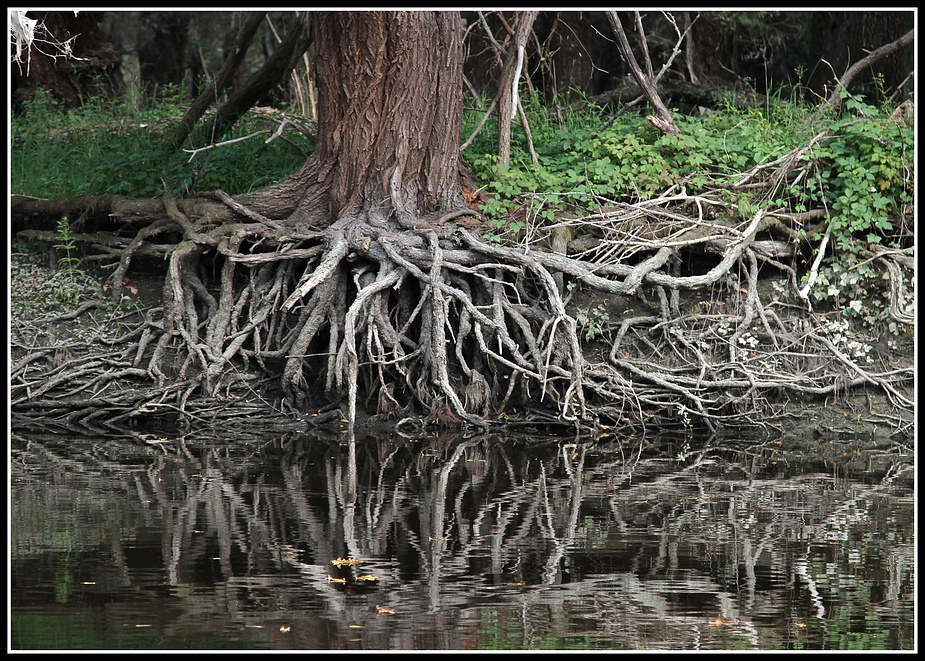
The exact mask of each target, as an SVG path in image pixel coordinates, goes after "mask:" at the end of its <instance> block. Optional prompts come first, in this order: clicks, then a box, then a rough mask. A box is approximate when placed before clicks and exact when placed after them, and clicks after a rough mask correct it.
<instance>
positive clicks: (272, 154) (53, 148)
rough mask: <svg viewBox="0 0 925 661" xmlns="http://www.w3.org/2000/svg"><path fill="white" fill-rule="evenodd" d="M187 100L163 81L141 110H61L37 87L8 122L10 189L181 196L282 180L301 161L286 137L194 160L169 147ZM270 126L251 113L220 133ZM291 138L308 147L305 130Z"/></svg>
mask: <svg viewBox="0 0 925 661" xmlns="http://www.w3.org/2000/svg"><path fill="white" fill-rule="evenodd" d="M184 101H185V100H184V99H183V96H182V94H180V93H179V91H178V90H177V89H172V88H168V90H167V92H166V93H164V94H162V95H161V96H160V97H159V98H158V99H157V100H156V101H155V102H150V101H149V103H147V104H146V105H145V106H144V107H142V108H141V109H139V110H134V111H133V110H132V109H130V108H129V107H128V106H127V105H126V104H124V103H120V102H114V101H109V100H104V99H88V100H86V102H85V104H84V105H83V106H82V107H81V108H79V109H76V110H71V111H69V112H58V111H56V109H55V102H54V100H53V99H52V98H51V97H50V95H48V94H47V93H42V92H40V93H38V94H36V96H35V97H34V98H33V99H31V100H30V101H28V102H26V103H25V104H24V105H25V107H24V110H23V112H22V113H21V114H18V115H16V116H14V117H13V119H12V122H11V132H12V135H13V141H12V145H13V148H12V150H11V154H10V178H11V189H12V190H13V191H14V192H16V193H21V194H25V195H33V196H36V197H47V198H53V197H64V196H69V195H99V194H104V193H109V194H117V195H126V196H131V197H150V196H153V195H157V194H159V193H161V192H163V191H170V192H171V193H173V194H174V195H177V196H184V195H189V194H191V193H196V192H200V191H208V190H214V189H215V188H221V189H223V190H225V191H227V192H228V193H230V194H237V193H243V192H248V191H251V190H256V189H258V188H262V187H264V186H266V185H268V184H271V183H274V182H276V181H279V180H281V179H283V178H285V177H286V176H287V175H289V174H290V173H292V172H293V171H295V170H296V169H298V167H299V166H301V165H302V164H303V163H304V160H305V157H304V155H303V153H301V152H300V151H299V150H298V149H295V148H293V146H292V145H290V144H287V143H286V142H285V141H283V140H275V141H273V142H271V143H270V144H265V143H264V140H265V139H266V136H257V137H255V138H252V139H250V140H244V141H241V142H236V143H233V144H230V145H227V146H223V147H221V148H218V149H214V150H211V151H209V152H206V153H201V154H198V155H197V156H196V157H195V158H193V159H191V158H190V154H188V153H186V152H183V151H180V150H169V149H166V148H165V147H164V144H165V142H166V139H167V138H168V137H169V135H170V132H171V131H172V130H173V128H174V127H175V125H176V122H177V121H178V120H179V119H180V117H182V115H183V113H184V112H185V110H186V109H185V108H184V107H183V103H184ZM275 128H276V125H275V123H274V122H272V121H270V120H267V119H264V118H260V117H258V116H256V115H255V114H251V115H249V116H248V117H246V118H245V119H244V120H242V122H240V123H239V125H238V126H236V127H235V129H234V131H233V132H232V133H231V134H229V135H228V136H227V137H226V138H225V139H232V138H236V137H243V136H245V135H249V134H251V133H254V132H255V131H258V130H268V129H269V130H274V129H275ZM290 139H291V140H292V141H293V142H294V143H295V144H297V145H299V146H300V147H301V148H302V149H303V150H305V151H306V152H308V151H310V147H311V146H310V144H309V143H308V141H307V139H305V138H304V137H303V136H301V135H298V134H295V135H292V136H290Z"/></svg>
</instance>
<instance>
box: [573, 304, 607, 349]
mask: <svg viewBox="0 0 925 661" xmlns="http://www.w3.org/2000/svg"><path fill="white" fill-rule="evenodd" d="M575 321H577V322H578V325H579V326H581V327H582V328H583V329H584V331H585V341H587V342H590V341H591V340H593V339H594V338H595V337H597V336H598V335H600V334H601V333H602V332H603V331H604V327H605V326H606V325H607V324H608V323H609V322H610V314H609V313H608V312H607V307H606V306H605V305H604V304H603V303H600V304H598V305H597V306H595V307H593V308H589V309H587V310H585V309H579V310H577V311H576V312H575Z"/></svg>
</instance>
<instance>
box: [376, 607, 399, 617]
mask: <svg viewBox="0 0 925 661" xmlns="http://www.w3.org/2000/svg"><path fill="white" fill-rule="evenodd" d="M376 615H395V611H393V610H392V609H391V608H383V607H382V606H376Z"/></svg>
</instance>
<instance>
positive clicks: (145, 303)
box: [9, 244, 915, 456]
mask: <svg viewBox="0 0 925 661" xmlns="http://www.w3.org/2000/svg"><path fill="white" fill-rule="evenodd" d="M15 247H18V248H19V249H21V250H22V252H14V253H12V255H11V258H10V283H9V284H10V288H9V291H10V312H11V357H12V361H11V364H15V363H16V361H17V359H18V358H21V357H22V356H23V355H25V353H27V352H28V351H30V350H34V348H35V346H37V345H41V346H44V347H49V346H60V347H62V348H63V349H62V351H66V347H67V346H68V345H69V344H71V343H72V342H74V341H80V340H85V339H87V338H88V337H90V336H91V335H92V334H93V333H96V332H98V331H99V330H101V329H102V330H104V331H108V332H109V333H108V334H110V335H114V334H116V333H115V331H116V330H117V328H118V325H119V323H120V320H126V319H128V318H130V317H131V316H132V315H140V314H143V310H145V309H146V308H148V307H151V306H157V305H160V304H161V301H162V287H163V273H161V272H159V270H158V269H157V268H151V269H147V270H146V269H145V268H144V267H143V265H140V266H141V268H137V269H134V270H133V271H132V272H131V273H130V275H129V277H128V278H126V280H125V283H124V295H123V302H122V304H121V305H120V306H118V307H116V306H113V305H112V304H111V302H110V301H109V296H107V295H106V291H107V289H108V285H107V280H108V279H109V274H108V273H107V271H105V270H104V269H101V268H97V267H94V266H85V267H84V266H82V267H81V268H80V269H79V270H75V271H72V272H65V271H64V270H62V269H61V268H60V267H59V268H55V267H54V265H55V264H56V262H57V260H58V259H60V256H59V255H57V253H55V252H54V250H52V249H47V248H45V247H44V246H42V245H41V244H32V245H30V246H22V245H20V246H15ZM152 266H154V267H156V265H152ZM773 286H774V280H773V278H766V279H764V280H763V281H762V287H767V288H768V292H770V291H771V288H772V287H773ZM721 298H722V297H721V296H720V297H718V296H716V295H712V296H711V294H710V293H706V294H705V293H704V292H703V291H695V292H689V293H687V294H686V295H684V296H683V297H682V300H681V304H680V307H681V309H682V310H702V309H703V306H712V307H713V308H714V309H717V310H721V309H722V305H723V301H722V300H720V299H721ZM90 302H93V303H94V305H95V307H90V308H89V309H87V310H86V311H85V312H83V313H81V314H80V315H78V316H76V317H74V318H70V319H57V318H58V317H61V316H63V315H67V314H68V313H70V312H74V311H75V310H77V309H79V308H81V307H82V306H86V305H87V304H88V303H90ZM657 306H658V303H657V302H656V301H651V302H649V303H647V302H645V301H640V300H639V299H638V298H636V297H622V296H617V295H611V294H602V293H601V292H596V291H591V290H583V289H578V290H576V291H573V292H572V293H571V295H570V297H569V299H568V310H569V312H570V314H572V315H573V316H575V317H576V318H577V319H579V321H580V322H581V321H582V320H585V321H584V323H582V328H583V329H584V330H585V339H586V343H585V345H584V347H583V350H584V352H585V355H586V356H587V357H588V358H589V359H590V360H592V361H600V360H601V359H602V358H606V356H607V352H608V350H609V345H608V344H607V342H605V341H602V340H604V339H605V338H606V337H609V336H610V334H612V332H613V330H614V328H615V326H616V325H617V324H616V322H615V320H620V319H622V318H624V317H627V316H644V315H651V314H657ZM49 318H56V320H55V321H53V322H51V323H42V320H45V319H49ZM27 328H29V329H33V336H32V337H29V336H28V335H29V334H28V333H24V332H23V329H27ZM17 339H19V340H29V341H30V344H32V346H24V344H23V343H21V342H17ZM874 346H875V350H876V351H877V352H878V354H879V355H878V357H879V358H883V357H884V355H885V354H887V355H886V359H887V360H888V362H889V363H890V364H893V365H896V366H897V367H898V368H899V367H909V366H914V364H915V341H914V332H913V331H911V330H910V331H909V332H908V333H907V334H906V335H905V336H904V337H901V338H899V339H898V341H897V340H895V339H894V341H892V342H890V343H889V345H888V344H887V343H886V342H875V343H874ZM775 406H776V408H777V413H776V415H775V416H774V419H775V420H776V422H774V423H773V426H774V427H776V428H777V429H779V431H780V438H781V439H784V442H786V439H795V440H796V441H797V442H798V443H799V444H801V446H802V447H804V448H805V443H806V441H807V440H808V439H818V440H819V441H820V442H821V443H839V444H842V445H844V452H845V453H850V452H853V451H854V449H856V447H857V446H859V445H860V446H863V447H866V448H869V447H871V444H876V445H878V446H884V447H885V446H890V447H893V446H897V444H898V446H902V445H903V444H904V443H905V441H906V440H910V439H913V438H914V434H915V423H914V412H911V411H903V410H897V409H896V408H895V407H893V406H892V405H891V404H890V402H889V401H888V399H887V398H886V397H885V396H884V395H883V394H882V393H881V392H879V391H875V390H873V389H864V388H855V389H852V390H851V391H848V392H844V393H840V394H839V395H838V396H830V397H826V398H817V399H810V398H806V399H802V400H799V401H797V400H795V399H794V398H792V397H791V398H788V399H787V400H786V401H781V402H779V403H778V404H777V405H775ZM270 420H272V416H271V417H270V418H268V421H270ZM276 423H277V425H293V426H296V427H298V426H301V425H302V423H301V421H299V420H280V419H277V420H276ZM727 433H728V432H727ZM733 433H734V432H733ZM853 448H854V449H853ZM846 456H847V454H846Z"/></svg>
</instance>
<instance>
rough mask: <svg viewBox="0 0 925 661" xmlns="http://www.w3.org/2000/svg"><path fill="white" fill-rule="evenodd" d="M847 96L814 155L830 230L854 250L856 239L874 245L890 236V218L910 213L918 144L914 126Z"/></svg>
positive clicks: (843, 243) (840, 245) (840, 241)
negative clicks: (915, 140) (851, 242)
mask: <svg viewBox="0 0 925 661" xmlns="http://www.w3.org/2000/svg"><path fill="white" fill-rule="evenodd" d="M842 98H843V106H844V112H843V114H842V116H841V117H839V118H838V119H836V120H835V121H834V122H833V123H832V124H831V126H830V128H829V131H830V134H831V137H830V138H828V139H826V140H825V141H823V142H822V144H821V145H820V147H819V148H818V149H817V150H815V157H816V158H817V159H819V163H820V165H819V171H818V181H819V193H820V194H821V195H822V196H823V198H824V199H825V201H826V203H827V206H828V208H829V210H830V215H829V228H830V229H831V230H832V234H833V236H834V237H835V239H836V241H837V243H838V247H839V248H842V249H851V245H850V239H851V238H854V237H860V238H862V239H863V240H866V241H868V242H872V243H879V242H881V241H882V240H883V239H890V238H891V236H892V233H893V230H894V229H895V228H894V226H893V222H892V220H891V218H902V217H904V216H906V215H908V211H907V210H908V209H909V208H911V204H912V192H911V187H910V186H908V184H909V183H910V182H911V181H912V170H913V156H914V153H915V143H914V131H913V130H912V127H908V126H906V125H905V124H903V123H902V122H900V121H895V120H893V119H891V118H890V117H889V116H888V115H887V114H886V113H885V112H883V111H882V110H880V109H879V108H876V107H874V106H871V105H869V104H866V103H864V102H863V101H861V100H859V99H857V98H855V97H853V96H851V95H848V94H847V93H846V92H842Z"/></svg>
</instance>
